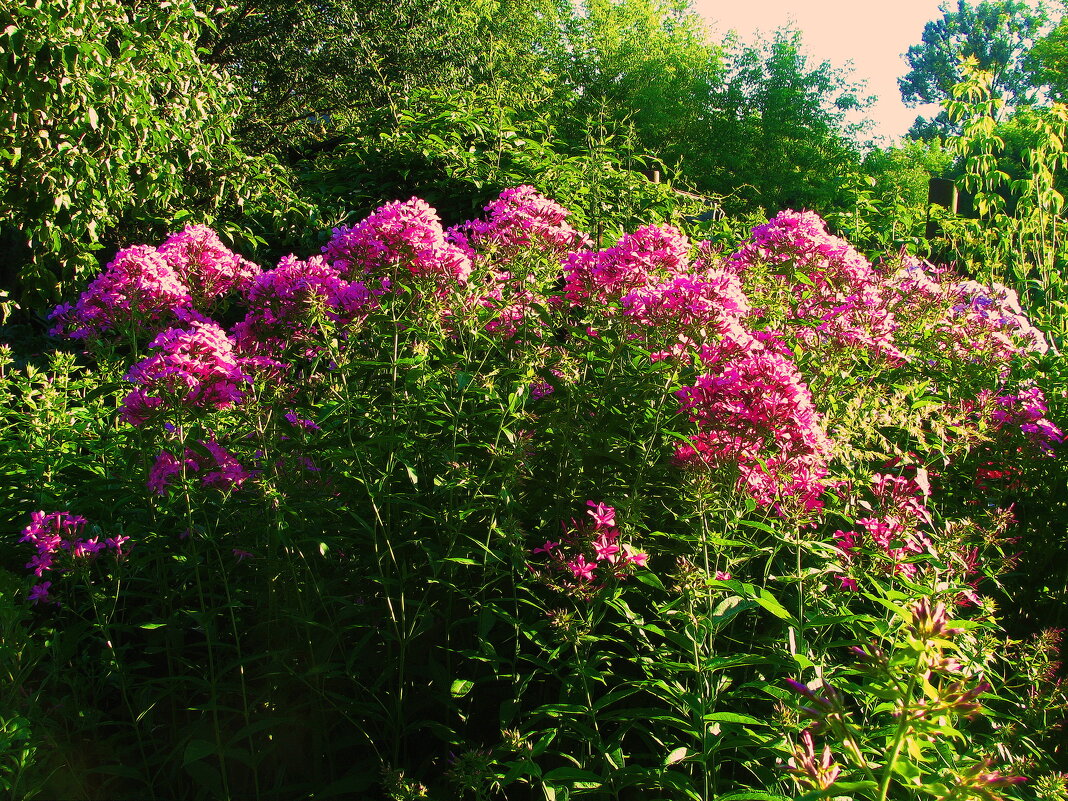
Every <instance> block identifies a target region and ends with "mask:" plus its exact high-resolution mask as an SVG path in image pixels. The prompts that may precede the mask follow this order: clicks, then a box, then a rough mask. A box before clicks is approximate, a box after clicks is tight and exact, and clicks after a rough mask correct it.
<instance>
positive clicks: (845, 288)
mask: <svg viewBox="0 0 1068 801" xmlns="http://www.w3.org/2000/svg"><path fill="white" fill-rule="evenodd" d="M756 262H760V263H763V264H767V265H769V266H771V267H772V268H773V269H775V270H776V271H777V272H778V273H779V274H780V275H784V276H786V277H792V272H801V273H806V272H807V274H808V278H809V280H810V281H811V283H812V284H813V285H814V286H819V285H821V284H823V285H827V286H829V287H831V288H832V289H835V290H838V291H842V292H844V293H845V294H848V293H849V292H851V291H853V288H854V287H859V286H865V285H868V284H871V283H874V282H875V280H876V275H875V271H874V270H873V268H872V266H871V264H870V263H869V262H868V260H867V259H865V258H864V257H863V256H862V255H861V254H860V253H858V252H857V251H856V249H854V247H853V246H852V245H850V244H849V243H848V242H846V241H845V240H844V239H840V238H839V237H836V236H832V235H831V234H829V233H828V232H827V224H826V223H825V222H824V221H823V220H822V219H821V218H820V216H819V215H818V214H816V213H815V212H811V211H800V212H798V211H792V210H790V209H787V210H785V211H781V212H779V213H778V214H777V215H775V216H774V217H773V218H772V219H770V220H768V222H766V223H764V224H763V225H758V226H756V227H755V228H754V229H753V232H752V235H751V237H750V238H749V240H748V241H747V242H746V243H745V244H744V245H743V246H742V248H741V249H740V250H739V251H738V252H736V253H735V254H733V255H732V256H731V257H730V259H729V263H730V264H731V265H732V266H733V267H734V269H736V270H738V271H739V272H741V273H744V272H745V271H746V270H748V269H749V268H750V267H752V266H753V264H754V263H756Z"/></svg>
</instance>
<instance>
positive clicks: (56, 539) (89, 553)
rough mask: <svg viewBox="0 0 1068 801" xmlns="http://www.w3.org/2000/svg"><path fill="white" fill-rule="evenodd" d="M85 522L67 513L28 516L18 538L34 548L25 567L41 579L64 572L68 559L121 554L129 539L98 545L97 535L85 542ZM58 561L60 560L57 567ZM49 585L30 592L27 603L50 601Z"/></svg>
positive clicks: (121, 537) (36, 586) (99, 543)
mask: <svg viewBox="0 0 1068 801" xmlns="http://www.w3.org/2000/svg"><path fill="white" fill-rule="evenodd" d="M86 523H87V521H86V519H85V518H84V517H81V516H79V515H72V514H71V513H70V512H51V513H49V514H45V513H44V512H34V513H33V514H32V515H31V516H30V525H28V526H27V527H26V528H24V529H23V530H22V537H21V538H20V539H19V542H28V543H30V544H31V545H33V546H34V547H35V548H36V549H37V552H36V553H35V554H34V555H33V558H32V559H30V561H29V562H27V563H26V567H27V568H29V569H32V570H33V574H34V575H35V576H37V577H38V578H41V577H42V576H43V575H44V573H45V571H51V570H57V571H60V570H63V569H66V568H67V567H69V561H70V560H75V559H90V558H93V557H95V556H96V555H97V554H98V553H100V552H101V551H103V550H107V549H110V550H111V551H112V552H114V553H115V554H116V555H117V556H119V555H122V553H123V550H122V548H123V545H125V544H126V542H128V541H129V539H130V538H129V537H124V536H121V535H120V536H117V537H108V538H106V539H105V540H104V542H100V537H99V535H98V536H95V537H93V538H92V539H85V538H84V536H83V534H84V531H85V526H86ZM57 560H60V564H59V565H57ZM51 586H52V582H51V581H45V582H41V583H38V584H37V585H35V586H34V587H33V588H32V589H31V590H30V595H29V598H30V600H31V601H33V602H34V603H38V602H41V601H48V600H50V599H51V596H50V595H49V588H50V587H51Z"/></svg>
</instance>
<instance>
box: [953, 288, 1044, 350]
mask: <svg viewBox="0 0 1068 801" xmlns="http://www.w3.org/2000/svg"><path fill="white" fill-rule="evenodd" d="M949 292H950V297H951V300H952V304H953V305H952V310H951V312H950V315H949V319H950V321H951V323H952V326H953V333H954V339H955V340H956V342H955V343H954V344H956V345H957V346H958V347H956V348H955V355H958V356H960V357H962V358H964V359H967V360H968V361H974V360H975V359H976V358H977V354H984V355H985V354H989V355H990V356H991V357H993V358H994V359H996V360H997V361H1001V362H1009V361H1012V360H1013V359H1015V358H1016V357H1017V356H1019V355H1020V354H1022V353H1027V352H1032V353H1045V352H1046V351H1047V350H1048V349H1049V345H1048V343H1047V342H1046V338H1045V336H1043V334H1042V332H1041V331H1039V330H1038V329H1037V328H1035V327H1034V326H1033V325H1031V322H1030V321H1029V320H1028V319H1027V316H1026V315H1025V314H1024V313H1023V310H1022V309H1021V308H1020V302H1019V299H1018V298H1017V296H1016V293H1015V292H1014V291H1013V290H1011V289H1008V288H1007V287H1004V286H1002V285H1001V284H992V285H991V286H985V285H983V284H980V283H977V282H975V281H959V282H957V283H955V284H953V285H952V286H951V287H949Z"/></svg>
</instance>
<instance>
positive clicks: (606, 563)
mask: <svg viewBox="0 0 1068 801" xmlns="http://www.w3.org/2000/svg"><path fill="white" fill-rule="evenodd" d="M586 505H587V506H589V507H590V508H589V509H588V510H587V514H589V515H590V517H591V518H592V525H591V523H590V522H589V521H584V522H579V521H576V520H572V521H571V527H570V528H567V527H565V529H564V534H563V536H562V537H561V539H560V542H552V541H551V540H550V541H547V542H546V543H545V544H544V545H542V546H541V547H539V548H535V549H534V550H533V551H531V554H532V555H535V556H536V555H537V554H545V556H546V560H545V561H543V562H539V563H538V564H531V565H530V569H531V570H532V571H533V572H534V573H536V574H538V575H539V576H541V577H542V578H543V579H544V580H545V581H546V582H547V583H548V584H549V585H550V586H552V587H555V588H556V589H559V590H562V591H564V592H568V593H571V594H576V595H579V596H582V597H589V596H591V595H593V594H594V593H595V592H597V591H598V590H600V589H603V588H604V587H605V586H606V584H607V582H608V581H609V580H611V579H617V580H621V579H624V578H626V577H627V575H629V574H630V572H631V571H632V570H633V568H635V567H645V566H646V564H647V562H648V560H649V556H648V554H645V553H643V552H641V551H638V550H635V549H634V548H633V547H632V546H631V545H629V544H627V543H624V542H620V539H619V534H620V532H619V529H618V528H617V527H616V510H615V509H614V508H612V507H611V506H606V505H605V504H603V503H595V502H594V501H587V502H586Z"/></svg>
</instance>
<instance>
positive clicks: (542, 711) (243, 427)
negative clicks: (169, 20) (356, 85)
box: [0, 187, 1068, 801]
mask: <svg viewBox="0 0 1068 801" xmlns="http://www.w3.org/2000/svg"><path fill="white" fill-rule="evenodd" d="M486 212H487V214H486V217H485V219H482V220H474V221H469V222H466V223H463V224H460V225H458V226H455V227H452V228H449V229H446V228H444V227H443V226H442V225H441V222H440V220H439V219H438V217H437V215H436V214H435V212H434V210H433V209H432V208H430V207H429V206H428V205H427V204H426V203H425V202H423V201H421V200H418V199H415V198H413V199H412V200H410V201H407V202H395V203H391V204H389V205H387V206H384V207H382V208H381V209H379V210H378V211H376V212H375V213H374V214H372V215H371V216H370V217H368V218H367V219H365V220H363V221H362V222H359V223H358V224H356V225H353V226H343V227H339V228H338V229H336V230H334V231H333V233H332V235H331V237H330V238H329V241H328V242H327V244H326V245H325V246H324V248H323V251H322V254H316V255H310V256H308V257H306V258H298V257H296V256H290V257H287V258H284V259H282V260H281V261H280V262H279V263H278V265H277V266H276V267H274V268H273V269H262V270H261V269H259V268H256V267H255V266H254V265H251V264H250V263H249V262H246V261H244V260H243V259H241V258H240V257H238V256H236V255H235V254H233V253H231V252H229V251H227V250H225V249H224V248H222V246H221V244H218V243H217V242H216V240H214V239H213V238H212V237H211V234H210V232H208V231H205V230H203V229H187V230H186V231H185V232H183V233H179V234H176V235H174V236H172V237H171V238H170V239H168V240H167V241H166V242H165V243H164V244H162V245H161V246H160V247H158V248H154V247H151V246H137V247H134V248H130V249H128V250H126V251H123V252H121V253H119V254H118V255H117V256H116V257H115V259H114V261H113V262H112V263H111V264H110V265H109V266H108V267H107V268H106V270H105V271H104V273H103V274H102V275H101V276H100V277H98V278H97V279H96V281H95V282H94V283H93V284H92V285H91V287H90V288H89V289H88V290H87V291H86V292H85V293H84V294H83V295H82V297H81V298H79V299H78V300H76V301H74V302H73V303H71V304H69V305H64V306H61V307H60V308H59V309H57V310H56V312H55V315H54V317H55V320H56V325H57V326H58V327H59V330H60V331H62V332H63V333H66V334H67V335H68V336H73V337H74V338H75V341H76V342H78V343H81V344H82V345H84V347H85V348H86V354H85V357H84V358H82V357H76V356H73V355H68V354H62V353H60V354H57V355H55V356H54V357H53V359H52V361H51V363H50V365H49V367H48V369H47V370H38V369H35V368H33V367H27V368H25V369H24V370H13V369H11V368H10V366H9V365H8V366H5V368H4V370H5V372H4V381H5V384H4V392H5V406H4V408H5V412H4V418H3V427H2V429H0V438H2V440H3V442H4V446H5V449H6V451H7V452H8V453H9V454H10V457H9V458H8V459H6V460H5V463H4V467H3V473H2V474H0V498H2V507H0V508H2V510H3V519H4V523H5V525H6V527H7V530H8V531H9V540H8V542H9V547H8V548H7V549H6V551H5V553H6V556H5V565H6V567H7V571H8V572H6V573H5V574H4V576H5V580H6V581H9V582H16V583H17V582H19V581H21V589H22V592H24V593H25V594H24V595H22V596H20V598H19V600H17V601H14V602H5V603H7V604H8V606H6V607H4V609H5V612H4V615H5V617H3V618H0V622H3V624H4V625H5V626H7V629H6V630H5V633H6V634H7V635H9V636H5V639H4V643H5V645H4V651H3V658H4V660H5V669H7V670H9V671H10V673H11V675H12V677H13V678H14V679H15V682H14V683H13V685H12V688H11V689H10V690H9V691H8V692H7V693H5V695H4V696H3V703H4V706H3V707H0V714H2V716H3V721H4V725H5V727H6V728H5V729H4V731H5V732H13V733H12V734H10V735H8V736H7V739H6V740H5V742H6V743H7V744H6V745H5V747H4V748H5V750H4V751H3V758H4V760H5V761H4V762H3V763H0V764H2V768H0V770H2V771H3V772H0V778H2V779H3V780H4V781H6V782H8V784H9V785H11V786H14V787H16V788H17V791H18V792H22V793H24V794H26V795H29V794H32V792H33V791H34V790H41V791H42V792H46V793H48V794H49V795H51V796H62V795H67V796H71V797H75V796H77V797H86V796H88V797H108V798H141V797H145V796H146V795H147V796H151V795H158V796H167V797H172V796H173V797H176V798H195V797H208V798H220V797H233V798H246V797H266V798H292V797H297V796H307V797H324V798H325V797H331V796H340V797H368V798H394V799H400V798H415V797H423V796H429V797H434V798H460V797H473V798H508V799H521V798H549V799H554V798H555V799H563V798H569V797H576V798H578V797H590V798H641V797H663V798H679V799H682V798H690V799H712V798H718V799H739V801H740V800H741V799H785V798H791V797H806V798H816V797H826V796H835V795H837V796H851V797H859V798H871V799H880V800H881V799H887V798H901V799H904V798H912V797H920V796H924V795H927V794H931V795H933V796H934V797H936V798H942V799H964V798H997V797H1002V796H1005V797H1019V796H1018V795H1017V794H1018V792H1019V787H1018V785H1019V782H1020V781H1021V780H1022V778H1023V777H1027V778H1028V779H1030V780H1032V781H1033V782H1035V783H1037V785H1038V786H1040V787H1048V788H1055V786H1056V785H1057V784H1058V782H1059V781H1060V780H1059V779H1058V778H1057V777H1056V776H1055V775H1054V773H1053V771H1055V770H1056V769H1057V768H1058V767H1062V768H1063V767H1064V765H1063V764H1062V763H1063V760H1064V755H1063V753H1061V750H1060V748H1059V746H1058V745H1057V744H1056V741H1055V740H1054V739H1052V732H1053V724H1055V723H1056V722H1058V721H1059V720H1060V717H1061V715H1062V714H1063V710H1064V709H1065V705H1066V703H1068V699H1066V697H1065V694H1064V691H1063V690H1062V689H1061V687H1060V684H1059V680H1058V679H1057V678H1056V675H1055V670H1054V668H1053V663H1054V661H1055V659H1056V647H1057V643H1056V640H1057V636H1056V634H1055V633H1052V632H1045V633H1042V634H1040V635H1039V636H1037V637H1036V638H1035V639H1034V640H1033V641H1031V642H1026V643H1024V642H1019V641H1018V640H1013V639H1011V638H1009V637H1008V636H1007V634H1006V632H1005V630H1004V629H1003V628H1002V626H1001V624H1000V622H999V619H998V616H997V614H996V606H997V599H998V598H999V592H1000V591H999V584H998V576H999V575H1000V574H1004V573H1005V571H1006V570H1008V569H1010V568H1011V566H1012V560H1013V557H1012V554H1013V553H1014V552H1015V551H1016V550H1018V546H1014V545H1013V544H1012V543H1011V541H1010V540H1011V536H1012V516H1013V513H1012V510H1011V508H1008V507H1007V506H998V505H995V504H992V503H990V500H989V498H990V496H989V495H988V494H987V492H986V490H985V487H986V483H987V482H989V481H991V480H994V475H995V473H998V472H999V471H1000V472H1001V473H1005V472H1014V471H1030V470H1052V469H1054V466H1055V465H1059V464H1061V457H1060V456H1059V453H1060V451H1059V445H1060V441H1061V438H1062V434H1061V431H1060V430H1059V429H1058V428H1057V425H1056V421H1055V420H1052V421H1051V420H1050V419H1049V418H1048V416H1047V411H1046V400H1045V395H1044V392H1045V391H1047V390H1050V389H1051V388H1050V387H1044V386H1043V384H1042V382H1041V381H1037V382H1035V381H1031V380H1029V373H1030V365H1031V364H1032V363H1033V360H1034V359H1035V358H1039V357H1040V356H1041V354H1042V352H1043V351H1045V350H1047V348H1048V344H1047V343H1046V341H1045V339H1044V337H1043V336H1042V334H1041V333H1040V332H1038V331H1036V330H1035V329H1034V328H1033V327H1032V326H1031V325H1030V324H1029V323H1028V321H1027V318H1026V316H1025V315H1024V313H1023V312H1022V310H1021V309H1020V308H1019V307H1018V306H1017V305H1016V303H1015V301H1014V297H1013V294H1012V293H1011V292H1010V291H1009V290H1006V289H1004V288H1003V287H998V286H983V285H979V284H976V283H974V282H969V281H964V280H962V279H960V278H959V277H958V276H955V275H954V274H953V273H952V272H951V271H949V270H945V269H941V268H936V267H934V266H932V265H929V264H924V263H920V262H917V261H914V260H909V259H903V260H902V259H896V260H894V259H891V260H888V261H886V262H884V263H882V264H878V265H873V264H871V263H869V262H868V261H867V260H866V259H865V258H864V257H863V256H861V255H860V254H859V253H858V252H857V251H855V250H854V249H853V248H852V247H851V246H850V245H849V244H848V243H846V242H844V241H842V240H840V239H838V238H836V237H834V236H832V235H830V234H828V233H827V231H826V228H825V226H824V225H823V222H822V221H821V220H820V219H819V218H818V217H816V216H815V215H813V214H811V213H798V212H791V211H786V212H782V213H781V214H779V215H777V216H776V217H774V218H773V219H772V220H770V221H768V222H767V223H766V224H764V225H761V226H758V227H757V228H756V229H754V230H753V232H752V235H751V236H750V237H749V238H748V239H747V240H746V241H745V242H742V243H740V244H739V245H738V246H737V247H736V248H734V249H733V251H732V252H730V253H729V254H728V253H723V252H717V250H716V249H715V248H713V247H711V246H709V245H708V244H707V243H706V244H697V245H695V244H694V243H691V242H690V241H689V240H688V239H687V238H686V237H685V236H684V235H683V234H682V233H680V231H679V230H677V229H676V228H673V227H671V226H669V225H666V224H657V225H644V226H640V227H637V228H636V230H633V231H632V232H630V233H625V234H624V235H623V236H621V237H620V238H619V239H618V241H617V242H616V243H615V244H613V245H609V246H607V247H602V246H601V243H598V242H595V241H593V240H592V238H591V237H588V236H587V235H586V234H585V233H583V232H581V231H579V230H576V229H575V228H573V227H572V226H571V225H570V224H569V222H568V216H567V213H566V211H565V209H563V208H562V207H561V206H558V205H557V204H555V203H554V202H552V201H550V200H549V199H547V198H545V197H543V196H541V195H539V194H538V193H537V192H535V191H534V190H533V189H531V188H530V187H519V188H517V189H511V190H508V191H506V192H504V193H503V194H502V195H501V196H500V197H499V198H498V199H497V200H496V201H494V202H492V203H491V204H490V205H489V206H487V208H486ZM242 315H243V316H242ZM1042 358H1049V357H1048V356H1045V357H1042ZM20 530H21V532H22V533H21V535H20V534H19V531H20ZM27 561H29V565H28V566H27V567H24V565H25V564H26V562H27ZM15 577H22V578H21V579H19V578H15ZM27 602H28V603H29V605H30V607H31V608H30V610H29V611H27ZM9 643H10V644H9ZM1050 792H1054V790H1052V789H1051V790H1050ZM1049 797H1055V796H1049Z"/></svg>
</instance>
